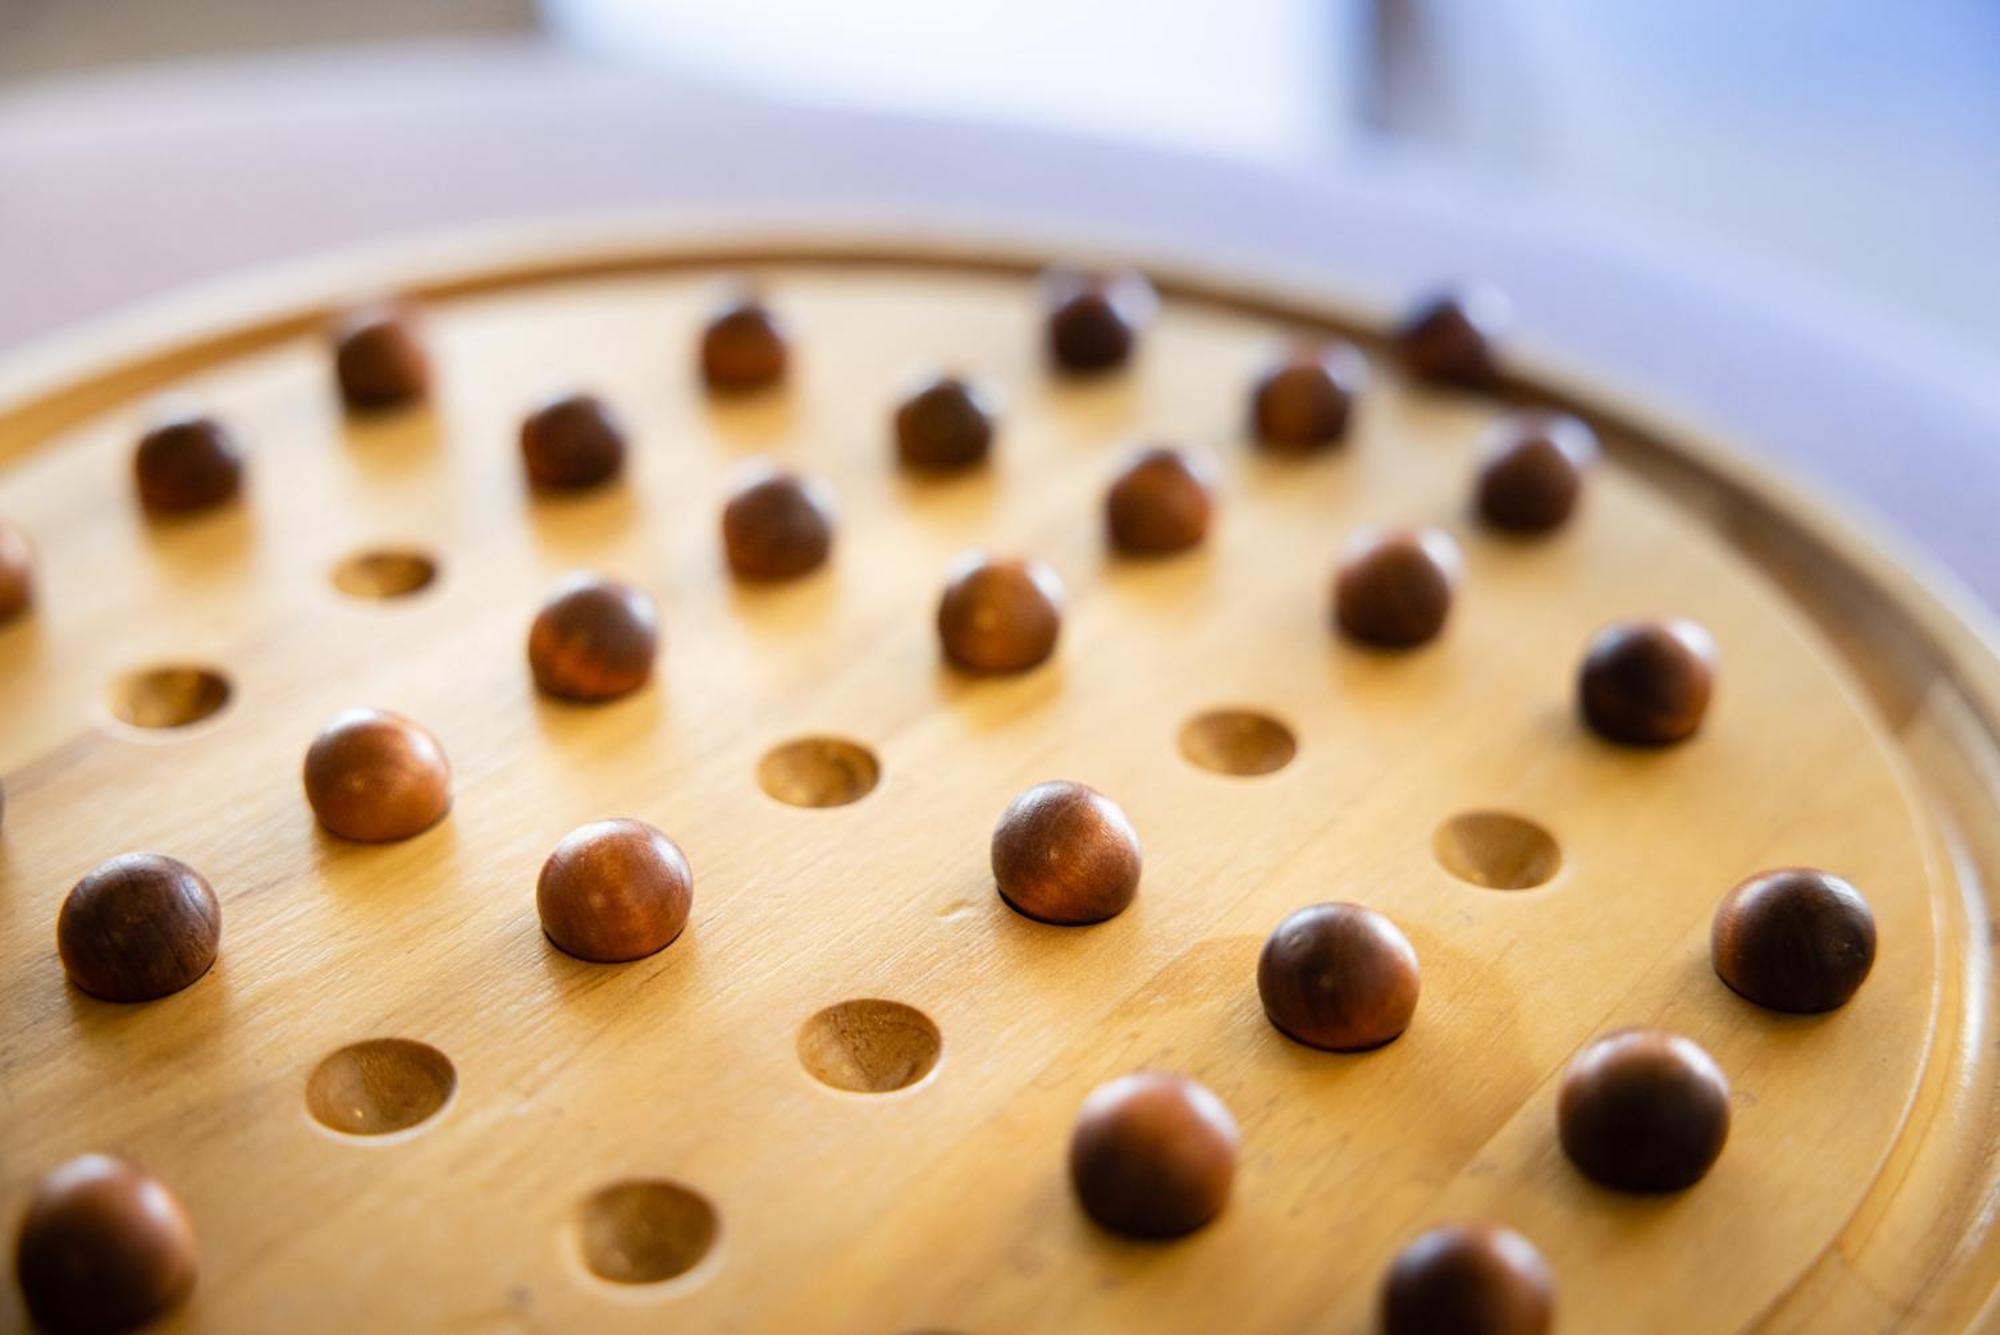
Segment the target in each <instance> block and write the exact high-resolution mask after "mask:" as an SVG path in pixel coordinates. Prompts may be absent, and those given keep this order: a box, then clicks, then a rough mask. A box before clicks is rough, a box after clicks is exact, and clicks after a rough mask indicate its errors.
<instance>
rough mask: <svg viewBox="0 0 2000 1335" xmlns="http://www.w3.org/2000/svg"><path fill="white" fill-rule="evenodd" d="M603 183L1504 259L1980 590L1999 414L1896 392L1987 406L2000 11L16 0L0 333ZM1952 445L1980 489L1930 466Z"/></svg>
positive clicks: (1393, 273)
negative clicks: (1827, 388)
mask: <svg viewBox="0 0 2000 1335" xmlns="http://www.w3.org/2000/svg"><path fill="white" fill-rule="evenodd" d="M619 209H649V210H650V209H666V210H669V211H672V210H679V211H681V212H684V213H685V214H687V215H688V216H690V217H700V216H703V215H705V214H715V215H726V216H733V217H743V216H754V217H758V218H769V219H777V220H781V219H783V218H786V217H789V216H793V215H799V216H827V215H829V214H842V213H844V214H850V215H853V216H857V217H864V218H889V219H893V220H898V221H909V220H918V221H922V220H934V219H951V218H957V219H962V220H965V221H966V222H968V223H969V224H973V225H980V226H985V227H988V228H989V229H991V228H993V227H996V226H998V227H1002V228H1004V227H1006V226H1008V225H1010V224H1018V225H1021V226H1026V225H1027V224H1029V223H1034V224H1038V225H1041V226H1043V227H1045V228H1048V229H1053V230H1054V231H1055V232H1056V233H1057V234H1060V235H1086V234H1088V235H1103V236H1109V237H1112V238H1114V239H1115V240H1116V241H1120V242H1122V241H1123V240H1124V239H1126V238H1143V239H1146V240H1148V241H1154V240H1164V241H1165V242H1167V243H1170V244H1172V245H1175V246H1178V247H1180V248H1182V249H1184V250H1189V251H1192V252H1196V253H1201V254H1214V255H1217V256H1225V255H1230V254H1241V255H1249V256H1253V257H1257V258H1261V259H1265V260H1267V261H1269V262H1272V263H1277V264H1283V265H1293V266H1297V267H1300V268H1309V269H1311V270H1312V272H1313V273H1314V275H1315V276H1316V277H1327V278H1330V279H1332V280H1334V281H1336V282H1337V283H1338V284H1341V285H1344V286H1346V287H1347V288H1349V289H1350V290H1353V291H1355V292H1357V293H1359V294H1360V295H1361V296H1363V297H1365V298H1368V299H1370V300H1377V301H1380V302H1383V303H1389V302H1393V301H1397V300H1400V299H1401V298H1402V297H1404V296H1406V295H1407V294H1408V289H1409V288H1410V286H1411V285H1412V284H1413V283H1416V282H1420V281H1428V280H1430V279H1432V278H1437V277H1445V276H1452V275H1454V274H1456V273H1459V272H1467V271H1477V272H1479V273H1481V274H1484V273H1487V272H1488V271H1498V272H1496V273H1494V276H1496V277H1500V278H1502V279H1504V280H1506V281H1507V282H1508V283H1509V284H1510V285H1512V286H1514V287H1515V288H1516V289H1517V293H1516V295H1517V297H1518V298H1520V299H1521V302H1520V304H1521V305H1522V307H1523V312H1524V316H1525V317H1526V319H1527V323H1528V326H1529V328H1528V330H1527V331H1526V332H1527V334H1529V335H1530V336H1531V337H1533V336H1541V337H1542V344H1543V345H1546V346H1552V347H1555V348H1557V349H1558V350H1560V351H1561V352H1563V353H1564V354H1565V355H1566V356H1569V357H1571V358H1573V359H1577V360H1580V361H1582V362H1585V363H1590V364H1593V365H1595V366H1597V368H1598V369H1601V370H1603V371H1604V372H1606V373H1607V375H1612V376H1613V378H1614V379H1617V380H1619V381H1620V382H1621V383H1622V382H1630V383H1634V384H1638V385H1640V386H1643V387H1645V388H1646V389H1648V390H1649V391H1651V392H1655V393H1657V394H1659V395H1661V396H1664V397H1665V398H1666V399H1667V400H1668V401H1671V402H1673V403H1675V404H1676V405H1678V406H1685V407H1689V408H1691V409H1692V410H1695V411H1697V412H1701V413H1706V414H1708V415H1709V416H1710V417H1711V418H1713V419H1714V420H1717V421H1719V422H1721V423H1723V424H1726V425H1729V426H1731V427H1734V428H1738V429H1741V430H1743V431H1746V432H1748V433H1750V434H1751V435H1752V437H1753V438H1761V439H1762V441H1763V442H1764V443H1766V444H1768V445H1769V446H1770V447H1771V448H1772V449H1773V451H1774V453H1776V454H1777V455H1778V456H1780V457H1781V458H1784V459H1786V460H1787V461H1788V462H1789V461H1792V460H1794V459H1795V458H1796V459H1803V460H1804V461H1805V462H1806V463H1807V465H1808V466H1809V468H1816V469H1817V470H1818V471H1820V472H1822V473H1823V474H1825V475H1826V476H1828V477H1830V478H1832V479H1833V481H1834V482H1835V483H1836V484H1837V485H1838V486H1839V487H1841V488H1843V489H1845V490H1846V491H1847V492H1848V493H1850V495H1855V496H1858V497H1859V498H1860V499H1862V500H1863V501H1865V502H1868V503H1872V504H1877V505H1880V506H1882V507H1883V508H1885V509H1887V510H1889V511H1892V512H1897V511H1899V510H1907V509H1908V507H1907V506H1906V505H1905V502H1906V501H1907V500H1908V498H1907V497H1906V496H1905V495H1904V494H1903V493H1905V492H1909V491H1911V490H1912V489H1913V488H1922V487H1925V486H1929V487H1931V488H1932V489H1933V490H1934V491H1936V492H1937V493H1938V494H1937V496H1936V497H1934V498H1933V501H1932V502H1931V503H1932V504H1934V505H1939V506H1943V507H1945V509H1947V510H1951V509H1952V507H1954V506H1956V507H1960V509H1958V510H1953V511H1952V513H1950V514H1948V515H1945V516H1944V518H1945V519H1946V520H1950V521H1951V522H1956V523H1962V524H1968V525H1973V526H1974V528H1976V529H1977V530H1978V532H1976V533H1975V532H1972V530H1971V529H1968V533H1970V534H1971V536H1967V537H1963V538H1956V539H1955V538H1953V537H1951V536H1950V535H1949V534H1947V535H1946V536H1945V537H1944V538H1943V539H1941V541H1942V543H1943V545H1944V546H1945V548H1946V549H1947V550H1946V552H1945V555H1946V558H1947V559H1948V560H1950V561H1952V562H1953V563H1955V564H1958V565H1960V567H1961V570H1962V573H1968V574H1969V575H1970V577H1971V578H1972V579H1973V582H1974V583H1976V584H1980V585H1982V586H1985V587H1987V588H1988V589H1989V590H2000V572H1995V573H1993V574H1992V576H1991V578H1990V579H1989V578H1988V577H1987V572H1988V571H1989V570H1991V568H1992V567H1994V566H1995V565H1996V564H2000V563H1995V562H1994V561H1992V560H1991V558H1990V557H1988V556H1986V554H1985V545H1984V544H1983V532H1984V530H1985V528H1986V527H1988V526H1990V521H1989V520H1987V519H1985V518H1984V516H1985V514H1986V512H1989V511H1990V510H1991V508H1992V505H1993V503H1994V502H1995V501H1996V500H2000V465H1996V464H1995V462H1994V455H1995V453H1996V451H2000V445H1995V444H1993V443H1992V442H1991V440H1989V439H1986V438H1985V437H1984V436H1982V435H1981V433H1982V432H1985V431H1986V429H1987V428H1988V427H1989V426H1990V425H1991V422H1992V421H1994V420H2000V417H1993V418H1983V419H1981V421H1980V422H1979V423H1978V424H1973V423H1972V422H1971V419H1970V418H1967V417H1966V416H1964V415H1963V414H1962V413H1961V414H1957V415H1956V416H1953V417H1951V418H1950V419H1949V420H1945V419H1944V418H1943V417H1940V418H1939V420H1937V421H1930V420H1919V419H1920V418H1922V416H1923V413H1922V411H1919V409H1918V408H1912V407H1910V405H1911V404H1918V403H1919V400H1924V399H1928V401H1929V402H1930V403H1931V405H1932V408H1933V409H1935V408H1936V405H1937V404H1939V403H1942V402H1944V401H1945V400H1946V399H1950V400H1951V401H1952V402H1954V403H1958V402H1964V403H1972V402H1975V401H1976V402H1978V403H1980V404H1981V405H1983V406H1982V408H1981V411H1985V410H1986V409H1987V408H1990V407H1991V406H1992V405H1993V404H1995V403H2000V389H1996V388H1995V387H1996V386H2000V3H1996V0H1913V2H1912V3H1904V4H1882V3H1880V0H1873V2H1869V0H1756V3H1748V4H1746V3H1743V0H1674V3H1671V4H1616V5H1613V4H1604V3H1593V2H1592V0H1096V2H1095V3H1079V0H955V2H953V3H940V2H939V0H843V3H840V4H837V5H835V4H826V3H819V2H817V0H763V2H758V0H341V2H340V3H337V4H333V3H326V0H0V352H4V351H5V350H6V349H7V348H8V347H10V346H15V345H19V344H22V343H24V342H27V341H29V340H33V339H35V338H37V337H39V336H42V335H45V334H48V333H51V332H53V331H57V330H60V329H64V328H66V327H69V326H71V325H74V324H76V323H77V322H79V321H83V320H86V319H88V318H89V317H91V316H94V315H98V314H102V313H104V312H106V311H109V310H112V309H115V308H117V307H120V306H123V305H126V304H129V303H130V302H132V301H133V300H135V299H138V298H144V297H148V296H151V295H154V294H156V293H160V292H164V291H168V290H172V289H176V288H180V287H183V286H185V285H187V284H189V283H193V282H196V281H199V280H204V279H210V278H214V277H217V276H220V275H225V274H231V273H235V272H238V271H241V270H243V269H244V268H246V267H247V266H255V265H259V264H263V263H266V262H270V261H276V260H282V259H285V258H288V257H293V256H297V255H302V254H309V253H312V252H315V251H320V250H323V249H325V248H327V247H330V246H339V245H346V244H351V243H360V242H371V241H378V240H384V239H388V238H393V237H396V236H399V235H402V234H406V233H411V232H415V231H420V230H421V231H435V230H437V229H439V228H447V227H451V226H455V225H460V224H466V223H476V222H483V221H495V220H505V219H523V218H530V217H544V216H548V215H552V214H562V215H575V214H589V213H593V212H601V211H604V210H619ZM1064 229H1068V230H1067V231H1065V230H1064ZM1614 252H1615V254H1616V256H1617V261H1616V263H1615V264H1614V263H1612V261H1611V260H1609V259H1607V256H1610V255H1612V254H1613V253H1614ZM1681 308H1686V311H1688V312H1693V311H1696V310H1699V311H1700V312H1703V313H1704V318H1703V319H1700V320H1696V319H1694V318H1693V316H1692V315H1687V316H1686V317H1685V318H1683V316H1682V315H1680V314H1676V312H1677V311H1679V310H1680V309H1681ZM1738 334H1740V339H1741V341H1740V343H1739V342H1736V341H1735V339H1736V336H1737V335H1738ZM1805 341H1811V342H1813V344H1814V346H1815V347H1819V346H1820V345H1825V346H1827V347H1833V346H1835V345H1839V346H1840V347H1842V348H1845V349H1847V351H1848V352H1854V350H1855V349H1856V348H1863V349H1865V360H1861V361H1857V362H1856V363H1855V364H1856V365H1862V366H1867V367H1875V366H1880V365H1884V364H1886V363H1887V362H1888V361H1890V360H1895V361H1896V362H1898V364H1899V365H1900V366H1901V368H1902V370H1903V373H1904V374H1903V382H1902V384H1901V389H1900V391H1899V393H1900V398H1897V399H1895V400H1894V401H1893V403H1892V401H1891V400H1886V399H1884V398H1883V397H1882V396H1881V395H1880V394H1876V395H1874V396H1873V397H1872V398H1871V397H1864V398H1860V399H1852V400H1846V399H1841V398H1840V397H1839V396H1838V395H1835V394H1831V393H1829V394H1828V396H1827V397H1826V401H1825V402H1824V403H1821V404H1817V405H1814V404H1805V405H1801V404H1799V403H1796V402H1788V403H1787V404H1785V405H1783V406H1784V408H1785V410H1786V413H1787V414H1788V415H1786V416H1784V417H1783V419H1782V420H1780V417H1779V415H1778V414H1777V413H1776V410H1775V409H1772V408H1771V406H1770V405H1768V404H1764V403H1760V402H1759V401H1758V385H1759V381H1758V379H1757V376H1759V375H1770V376H1781V375H1782V376H1785V377H1789V381H1788V382H1789V383H1802V382H1803V383H1811V381H1812V378H1813V374H1812V373H1807V372H1806V371H1805V370H1804V369H1803V368H1802V366H1801V365H1799V364H1797V363H1796V362H1787V360H1786V359H1787V356H1788V355H1789V354H1790V352H1791V351H1793V349H1794V345H1802V344H1803V343H1804V342H1805ZM1690 343H1696V344H1702V345H1703V346H1701V347H1693V348H1691V347H1689V346H1688V345H1689V344H1690ZM1753 354H1754V355H1753ZM1800 355H1803V354H1800ZM1815 355H1818V354H1815ZM1746 357H1749V359H1750V363H1751V364H1749V365H1746V362H1745V359H1746ZM1759 358H1762V359H1764V360H1763V361H1762V362H1759V361H1758V360H1757V359H1759ZM1821 363H1822V364H1823V363H1824V357H1821ZM1859 374H1860V373H1858V372H1855V371H1853V370H1851V369H1843V370H1839V371H1829V372H1826V373H1824V374H1820V377H1819V378H1820V380H1821V381H1822V383H1827V384H1832V383H1837V382H1843V381H1847V380H1853V379H1856V378H1857V377H1858V376H1859ZM1798 397H1799V396H1798V395H1796V394H1795V395H1793V396H1792V398H1793V399H1797V398H1798ZM1925 411H1928V410H1925ZM1938 411H1939V412H1941V411H1942V410H1941V409H1940V410H1938ZM1802 413H1803V414H1804V416H1801V414H1802ZM1913 414H1914V415H1913ZM1878 419H1893V420H1878ZM1814 432H1817V433H1818V439H1817V441H1815V440H1808V439H1806V438H1805V437H1807V436H1809V435H1812V433H1814ZM1953 432H1957V433H1958V434H1959V435H1961V436H1964V437H1965V439H1966V441H1968V442H1972V443H1969V444H1966V445H1965V446H1964V449H1963V450H1962V451H1961V456H1950V447H1949V442H1948V441H1947V442H1946V443H1944V444H1936V445H1935V448H1936V449H1938V450H1942V451H1945V454H1946V456H1947V457H1951V458H1953V459H1954V460H1955V461H1954V462H1951V463H1950V464H1949V467H1950V468H1956V469H1958V470H1960V472H1963V470H1964V469H1965V468H1967V467H1971V468H1974V469H1975V472H1976V475H1975V476H1974V477H1972V478H1970V479H1968V478H1966V477H1963V476H1960V477H1957V478H1955V479H1953V484H1952V485H1951V486H1949V487H1945V486H1943V485H1942V484H1941V483H1940V481H1939V479H1938V478H1937V477H1935V476H1927V475H1925V473H1924V470H1921V469H1919V470H1915V471H1916V472H1917V474H1918V476H1917V477H1916V478H1915V479H1914V480H1913V479H1912V477H1911V476H1910V474H1911V472H1912V470H1911V469H1910V467H1909V466H1908V457H1907V456H1908V453H1909V451H1910V450H1911V449H1913V448H1916V447H1917V446H1919V445H1925V444H1927V443H1931V442H1936V441H1940V440H1944V438H1946V437H1949V436H1951V435H1952V433H1953ZM1835 436H1849V437H1854V438H1855V439H1854V440H1850V441H1849V442H1848V444H1849V446H1850V448H1849V454H1850V455H1851V456H1852V457H1851V458H1843V457H1842V456H1841V450H1840V448H1839V446H1838V444H1837V443H1833V444H1829V443H1828V441H1830V440H1831V439H1832V438H1833V437H1835ZM1794 437H1797V439H1793V438H1794ZM1864 438H1865V446H1866V447H1865V448H1861V447H1860V446H1859V445H1857V444H1856V441H1860V440H1863V439H1864ZM1975 438H1978V439H1977V440H1975ZM1980 441H1984V443H1983V444H1981V443H1979V442H1980ZM1819 447H1824V448H1819ZM1816 449H1817V452H1815V451H1816ZM1967 459H1970V460H1971V461H1972V462H1971V463H1966V462H1965V460H1967ZM1946 468H1947V465H1946V464H1944V463H1940V464H1939V465H1938V466H1937V468H1935V469H1933V470H1931V473H1932V474H1935V473H1936V472H1938V471H1940V470H1945V469H1946ZM1982 469H1983V470H1985V471H1983V472H1979V471H1977V470H1982ZM1989 482H1991V483H1992V484H1993V487H1994V489H1993V490H1985V487H1986V485H1987V484H1988V483H1989ZM1898 517H1899V521H1900V522H1901V523H1902V524H1903V526H1904V527H1905V528H1906V529H1910V528H1916V529H1924V528H1927V527H1930V526H1931V525H1930V520H1931V518H1932V517H1933V516H1931V515H1928V514H1926V513H1925V512H1923V511H1922V510H1921V508H1919V509H1917V510H1914V511H1909V512H1907V513H1900V514H1899V516H1898ZM1944 527H1949V524H1945V525H1944ZM1954 543H1956V544H1957V546H1955V547H1954V546H1953V544H1954ZM1982 562H1983V564H1982Z"/></svg>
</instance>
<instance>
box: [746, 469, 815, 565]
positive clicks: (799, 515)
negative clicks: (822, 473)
mask: <svg viewBox="0 0 2000 1335" xmlns="http://www.w3.org/2000/svg"><path fill="white" fill-rule="evenodd" d="M833 533H834V507H833V489H832V488H831V487H829V486H827V484H826V483H824V482H822V481H820V480H819V479H818V478H810V477H801V476H800V475H798V474H797V473H792V472H787V471H785V470H783V469H779V468H770V467H759V468H757V469H755V470H754V471H752V472H751V473H750V475H749V476H748V477H746V478H745V479H744V480H743V481H742V482H741V483H740V484H739V485H738V486H737V488H736V490H735V492H733V493H732V494H731V495H730V497H729V501H728V503H727V504H725V505H724V506H723V507H722V549H723V554H724V556H726V557H727V558H728V561H729V568H730V569H731V570H733V571H735V572H736V574H737V575H738V576H739V577H741V578H743V579H752V580H780V579H795V578H797V577H798V576H800V575H803V574H806V573H807V572H808V571H811V570H816V569H818V568H819V567H820V566H822V565H824V564H826V558H827V557H828V556H829V555H830V554H831V553H832V551H833Z"/></svg>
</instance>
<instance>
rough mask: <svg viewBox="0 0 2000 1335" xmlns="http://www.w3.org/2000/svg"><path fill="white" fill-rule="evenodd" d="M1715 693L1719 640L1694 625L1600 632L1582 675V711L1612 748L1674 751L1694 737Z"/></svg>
mask: <svg viewBox="0 0 2000 1335" xmlns="http://www.w3.org/2000/svg"><path fill="white" fill-rule="evenodd" d="M1714 690H1715V641H1714V640H1713V639H1711V638H1710V637H1709V634H1708V632H1707V631H1705V630H1703V629H1702V628H1701V627H1700V626H1697V625H1696V624H1695V623H1694V622H1692V621H1682V620H1678V619H1676V620H1668V621H1626V622H1620V623H1619V624H1617V625H1614V626H1607V627H1606V628H1604V629H1603V630H1601V631H1599V632H1598V633H1597V635H1596V637H1595V638H1593V639H1592V640H1591V642H1590V647H1589V648H1588V649H1587V650H1585V652H1584V656H1583V667H1582V669H1581V670H1580V671H1579V672H1578V674H1577V707H1578V708H1579V709H1580V710H1581V712H1582V714H1583V717H1584V721H1585V722H1587V723H1589V724H1590V726H1591V727H1592V728H1594V729H1595V730H1596V731H1597V732H1598V733H1599V735H1601V736H1603V737H1604V738H1606V739H1607V740H1609V741H1614V742H1622V743H1624V744H1625V745H1627V746H1666V745H1668V744H1670V743H1673V742H1679V741H1684V740H1685V739H1687V738H1689V737H1692V736H1693V735H1694V734H1695V732H1696V731H1697V730H1698V729H1699V728H1700V727H1701V720H1702V716H1703V715H1704V714H1706V713H1707V712H1708V701H1709V697H1710V696H1711V695H1712V694H1713V693H1714Z"/></svg>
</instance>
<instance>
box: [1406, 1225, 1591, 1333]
mask: <svg viewBox="0 0 2000 1335" xmlns="http://www.w3.org/2000/svg"><path fill="white" fill-rule="evenodd" d="M1554 1321H1555V1280H1554V1278H1553V1277H1552V1276H1551V1275H1550V1273H1549V1267H1548V1263H1547V1262H1546V1261H1544V1260H1543V1259H1542V1254H1541V1253H1540V1252H1538V1251H1536V1250H1535V1245H1534V1244H1533V1243H1532V1242H1529V1241H1528V1240H1527V1239H1526V1238H1524V1237H1522V1236H1521V1235H1520V1234H1519V1233H1516V1232H1515V1231H1514V1230H1513V1229H1511V1228H1504V1227H1502V1226H1501V1225H1499V1224H1484V1223H1474V1224H1446V1225H1443V1226H1441V1227H1439V1228H1434V1229H1432V1230H1430V1231H1429V1232H1428V1233H1425V1234H1423V1235H1422V1236H1421V1237H1419V1238H1418V1239H1417V1240H1416V1241H1415V1242H1412V1243H1411V1244H1410V1245H1409V1246H1407V1247H1405V1248H1404V1249H1403V1250H1402V1252H1401V1253H1399V1254H1398V1255H1397V1257H1396V1260H1395V1263H1394V1264H1392V1265H1391V1266H1390V1267H1389V1273H1388V1275H1387V1277H1386V1278H1385V1279H1384V1280H1383V1283H1382V1332H1383V1335H1547V1332H1548V1330H1549V1328H1550V1327H1551V1325H1552V1324H1553V1323H1554Z"/></svg>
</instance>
